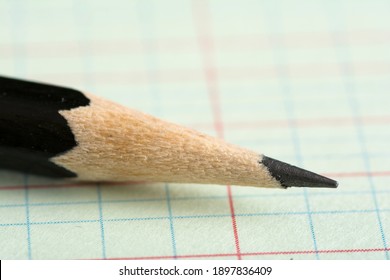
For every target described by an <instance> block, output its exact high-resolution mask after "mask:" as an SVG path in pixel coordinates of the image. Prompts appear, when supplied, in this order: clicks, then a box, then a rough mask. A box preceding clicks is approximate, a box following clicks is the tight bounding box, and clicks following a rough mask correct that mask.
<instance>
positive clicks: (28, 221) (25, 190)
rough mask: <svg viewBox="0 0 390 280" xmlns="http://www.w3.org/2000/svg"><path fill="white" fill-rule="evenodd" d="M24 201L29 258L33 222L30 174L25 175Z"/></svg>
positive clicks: (30, 257)
mask: <svg viewBox="0 0 390 280" xmlns="http://www.w3.org/2000/svg"><path fill="white" fill-rule="evenodd" d="M24 202H25V205H26V226H27V254H28V259H30V260H31V259H32V252H31V227H30V225H31V223H30V206H29V204H28V202H29V191H28V175H27V174H25V175H24Z"/></svg>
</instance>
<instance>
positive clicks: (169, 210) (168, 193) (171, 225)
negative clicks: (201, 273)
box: [165, 184, 177, 258]
mask: <svg viewBox="0 0 390 280" xmlns="http://www.w3.org/2000/svg"><path fill="white" fill-rule="evenodd" d="M165 192H166V194H167V207H168V214H169V227H170V231H171V240H172V251H173V257H174V258H176V256H177V249H176V239H175V228H174V226H173V216H172V206H171V195H170V192H169V186H168V184H165Z"/></svg>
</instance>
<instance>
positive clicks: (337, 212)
mask: <svg viewBox="0 0 390 280" xmlns="http://www.w3.org/2000/svg"><path fill="white" fill-rule="evenodd" d="M380 212H390V208H389V209H387V208H386V209H380ZM358 213H365V214H369V213H377V210H376V209H356V210H321V211H312V212H311V213H310V214H311V215H342V214H358ZM292 215H307V211H288V212H261V213H238V214H236V216H237V217H260V216H292ZM230 217H231V215H230V214H210V215H178V216H173V215H172V216H159V217H134V218H113V219H103V221H104V222H105V223H106V222H127V221H150V220H171V219H172V220H174V219H209V218H211V219H215V218H230ZM100 222H101V220H100V219H90V220H88V219H87V220H73V221H45V222H30V223H29V224H30V226H31V225H55V224H77V223H100ZM26 225H27V223H6V224H0V227H8V226H11V227H12V226H26Z"/></svg>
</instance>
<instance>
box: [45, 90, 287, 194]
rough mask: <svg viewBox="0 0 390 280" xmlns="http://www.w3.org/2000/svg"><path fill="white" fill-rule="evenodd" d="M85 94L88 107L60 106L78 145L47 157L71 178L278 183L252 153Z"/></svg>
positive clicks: (243, 183) (264, 184)
mask: <svg viewBox="0 0 390 280" xmlns="http://www.w3.org/2000/svg"><path fill="white" fill-rule="evenodd" d="M86 96H87V97H88V98H89V99H90V100H91V104H90V105H89V106H85V107H78V108H74V109H71V110H63V111H60V114H61V115H62V116H64V117H65V119H66V120H67V122H68V124H69V126H70V127H71V130H72V132H73V133H74V135H75V137H76V141H77V143H78V145H77V146H76V147H75V148H73V149H72V150H70V151H69V152H66V153H64V154H62V155H60V156H56V157H54V158H52V161H53V162H54V163H56V164H58V165H60V166H63V167H65V168H67V169H69V170H71V171H73V172H74V173H76V174H77V175H78V177H77V179H80V180H94V181H95V180H97V181H124V180H145V181H158V182H182V183H208V184H231V185H244V186H259V187H276V188H280V187H282V186H281V184H280V183H279V182H278V181H277V180H276V179H274V178H273V177H272V176H271V174H270V173H269V171H268V169H267V168H266V167H265V166H264V165H262V164H260V163H259V162H261V159H262V156H261V155H259V154H258V153H255V152H252V151H249V150H247V149H243V148H240V147H237V146H234V145H231V144H227V143H225V142H224V141H222V140H219V139H217V138H214V137H211V136H208V135H205V134H202V133H199V132H197V131H194V130H191V129H188V128H184V127H181V126H178V125H175V124H172V123H168V122H165V121H162V120H159V119H157V118H155V117H152V116H150V115H147V114H144V113H141V112H138V111H135V110H132V109H129V108H126V107H124V106H121V105H119V104H116V103H113V102H110V101H107V100H104V99H102V98H99V97H96V96H93V95H91V94H86Z"/></svg>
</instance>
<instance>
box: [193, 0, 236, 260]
mask: <svg viewBox="0 0 390 280" xmlns="http://www.w3.org/2000/svg"><path fill="white" fill-rule="evenodd" d="M192 4H193V7H192V10H193V13H194V21H195V23H196V27H197V31H198V40H199V46H200V49H201V52H202V54H203V65H204V72H205V79H206V84H207V88H208V93H209V98H210V103H211V106H212V112H213V117H214V128H215V131H216V133H217V135H218V137H219V138H221V139H223V138H224V133H223V131H224V129H223V121H222V114H221V107H220V104H221V103H220V98H219V89H218V77H217V70H216V68H215V66H214V63H213V59H212V57H213V52H214V46H213V41H212V38H211V35H210V29H211V24H210V19H211V16H210V13H209V7H208V5H207V2H206V1H195V0H193V2H192ZM226 190H227V196H228V200H229V208H230V214H231V219H232V227H233V235H234V243H235V247H236V255H237V259H239V260H240V259H241V250H240V240H239V238H238V229H237V221H236V215H235V212H234V203H233V197H232V189H231V186H230V185H228V186H226Z"/></svg>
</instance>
